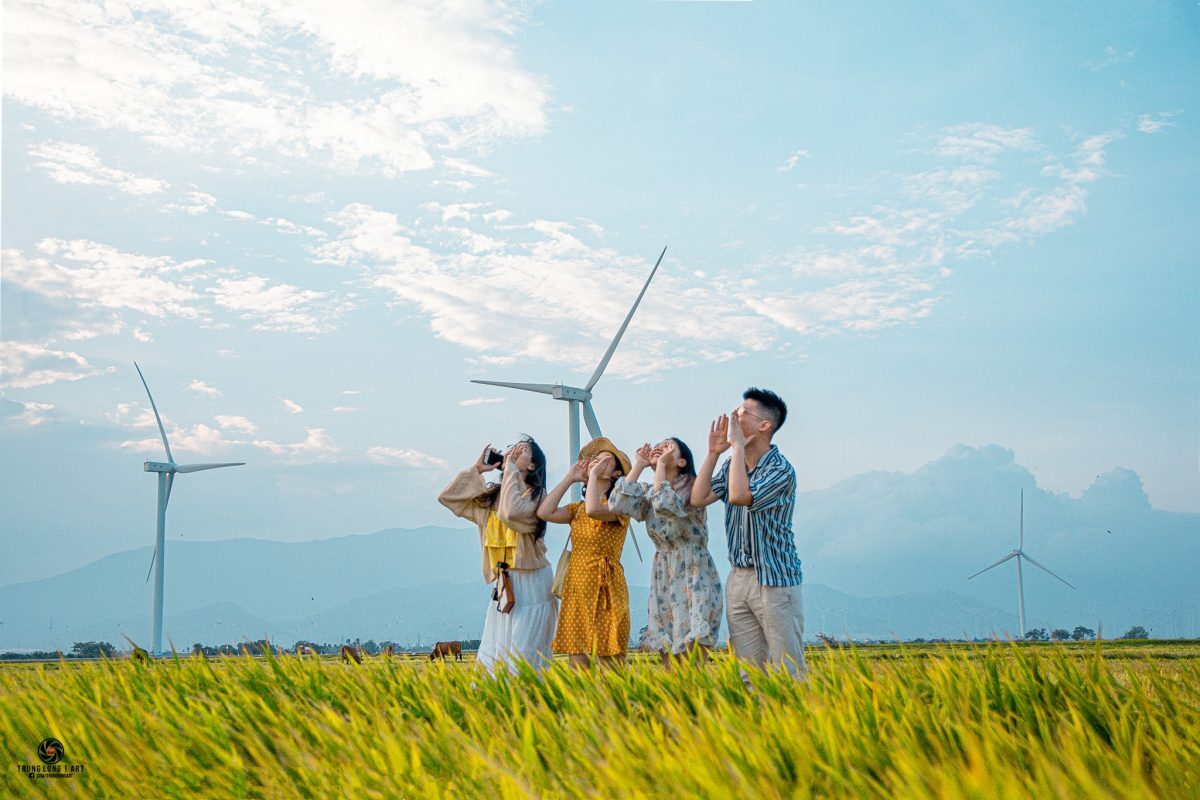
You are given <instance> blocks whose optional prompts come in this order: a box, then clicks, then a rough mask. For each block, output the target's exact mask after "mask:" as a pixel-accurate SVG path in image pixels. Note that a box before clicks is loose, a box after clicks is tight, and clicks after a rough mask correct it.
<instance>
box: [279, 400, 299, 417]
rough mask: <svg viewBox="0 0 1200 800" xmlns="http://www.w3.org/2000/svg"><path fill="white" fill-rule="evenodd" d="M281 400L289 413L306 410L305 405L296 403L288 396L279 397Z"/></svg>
mask: <svg viewBox="0 0 1200 800" xmlns="http://www.w3.org/2000/svg"><path fill="white" fill-rule="evenodd" d="M279 402H280V403H282V404H283V409H284V410H285V411H287V412H288V413H289V414H299V413H300V412H301V411H303V410H304V407H303V406H302V405H300V404H299V403H294V402H292V401H291V400H288V399H287V398H286V397H281V398H279Z"/></svg>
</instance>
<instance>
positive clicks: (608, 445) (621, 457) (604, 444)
mask: <svg viewBox="0 0 1200 800" xmlns="http://www.w3.org/2000/svg"><path fill="white" fill-rule="evenodd" d="M601 453H612V454H613V457H615V458H616V459H617V463H618V464H620V465H621V474H623V475H628V474H629V471H630V470H631V469H632V468H633V467H632V465H630V463H629V456H627V455H625V454H624V453H622V452H621V451H620V450H619V449H618V448H617V446H616V445H615V444H613V443H612V441H611V440H610V439H609V438H608V437H607V436H597V437H596V438H595V439H592V440H591V441H590V442H588V443H587V444H585V445H584V446H583V448H582V449H581V450H580V451H579V457H580V458H583V459H587V460H588V461H590V460H592V459H593V458H595V457H596V456H598V455H600V454H601Z"/></svg>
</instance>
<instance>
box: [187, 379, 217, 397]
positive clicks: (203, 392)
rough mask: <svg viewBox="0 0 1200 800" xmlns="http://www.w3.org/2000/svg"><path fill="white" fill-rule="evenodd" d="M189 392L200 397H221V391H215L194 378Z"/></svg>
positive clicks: (188, 386)
mask: <svg viewBox="0 0 1200 800" xmlns="http://www.w3.org/2000/svg"><path fill="white" fill-rule="evenodd" d="M187 388H188V391H190V392H192V393H193V394H196V395H198V396H200V397H220V396H221V390H220V389H214V388H213V387H212V386H209V385H208V384H207V383H205V382H204V381H202V380H200V379H199V378H193V379H192V382H191V383H189V384H188V385H187Z"/></svg>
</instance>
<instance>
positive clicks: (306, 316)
mask: <svg viewBox="0 0 1200 800" xmlns="http://www.w3.org/2000/svg"><path fill="white" fill-rule="evenodd" d="M208 293H209V295H211V296H212V299H213V301H214V302H215V303H216V304H217V305H218V306H221V307H222V308H227V309H229V310H231V311H236V312H238V313H239V316H240V317H241V319H243V320H248V321H250V322H252V323H253V325H252V326H251V328H252V329H253V330H256V331H275V332H281V333H325V332H327V331H331V330H333V329H334V328H335V327H336V323H337V322H338V320H339V319H340V318H341V317H342V316H344V315H345V313H346V312H347V311H349V310H350V308H352V305H351V303H349V302H348V301H345V300H341V299H339V298H338V297H337V296H336V295H333V294H330V293H326V292H318V291H314V290H312V289H301V288H300V287H298V286H293V285H291V284H287V283H276V284H273V285H272V284H270V282H269V281H268V280H267V279H266V278H264V277H262V276H261V275H250V276H248V277H244V278H221V279H219V280H218V281H217V284H216V286H214V287H210V288H209V289H208Z"/></svg>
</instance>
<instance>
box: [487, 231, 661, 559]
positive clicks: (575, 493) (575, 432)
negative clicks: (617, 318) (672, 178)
mask: <svg viewBox="0 0 1200 800" xmlns="http://www.w3.org/2000/svg"><path fill="white" fill-rule="evenodd" d="M666 254H667V248H665V247H664V248H663V249H662V252H661V253H659V255H658V261H656V262H655V263H654V269H652V270H650V277H648V278H646V283H645V284H644V285H643V286H642V291H641V292H639V293H638V296H637V299H636V300H634V301H633V306H632V307H631V308H630V309H629V313H628V314H626V315H625V321H624V322H622V323H621V327H620V329H619V330H618V331H617V335H616V336H614V337H613V340H612V343H611V344H609V346H608V351H607V352H605V354H604V358H602V359H600V363H599V364H598V365H597V366H596V371H595V372H593V373H592V377H591V378H590V379H588V382H587V384H586V385H585V386H584V387H583V388H582V389H581V388H578V387H575V386H564V385H562V384H554V383H508V382H505V381H471V383H481V384H484V385H485V386H506V387H508V388H509V389H520V390H522V391H526V392H536V393H538V394H548V395H550V396H551V397H553V398H554V399H555V400H565V401H566V402H567V404H568V408H567V436H568V446H569V447H570V454H569V456H568V457H567V463H568V464H569V463H571V462H572V461H574V460H575V457H576V454H578V453H579V408H580V406H583V421H584V423H585V424H586V425H587V429H588V433H590V434H591V435H592V438H593V439H594V438H596V437H597V436H603V434H602V433H601V432H600V421H599V420H597V419H596V412H595V411H594V410H593V409H592V389H594V388H595V387H596V384H597V383H598V382H599V381H600V376H601V375H603V374H604V368H605V367H607V366H608V362H609V359H611V358H612V356H613V353H615V352H616V350H617V345H618V344H620V343H621V337H622V336H624V335H625V329H626V328H628V327H629V321H630V320H631V319H633V314H634V312H635V311H637V307H638V304H639V303H641V302H642V297H643V296H644V295H645V294H646V290H647V289H648V288H650V281H652V280H654V273H656V272H658V265H659V264H661V263H662V260H663V256H665V255H666ZM571 497H572V499H575V500H578V499H579V498H580V489H579V484H575V485H574V486H572V487H571ZM634 544H635V546H636V544H637V539H634ZM639 556H640V553H639Z"/></svg>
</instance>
